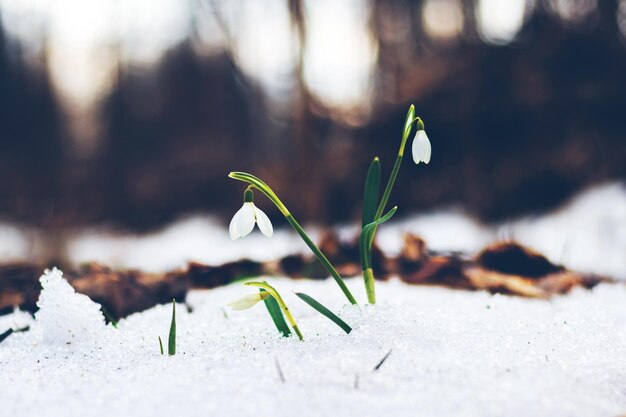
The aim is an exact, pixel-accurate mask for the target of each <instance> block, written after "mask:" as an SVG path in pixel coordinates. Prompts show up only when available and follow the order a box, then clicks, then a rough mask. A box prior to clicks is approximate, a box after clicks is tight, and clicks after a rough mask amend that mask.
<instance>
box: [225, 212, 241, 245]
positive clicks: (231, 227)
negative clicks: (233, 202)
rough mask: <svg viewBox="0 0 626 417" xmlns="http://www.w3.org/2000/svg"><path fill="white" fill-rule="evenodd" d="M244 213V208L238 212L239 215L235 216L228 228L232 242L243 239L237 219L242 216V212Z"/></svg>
mask: <svg viewBox="0 0 626 417" xmlns="http://www.w3.org/2000/svg"><path fill="white" fill-rule="evenodd" d="M242 211H243V207H242V208H240V209H239V210H237V213H235V215H234V216H233V219H232V220H231V221H230V225H229V226H228V233H230V238H231V239H232V240H235V239H238V238H240V237H241V235H240V234H239V231H238V230H237V219H238V218H239V216H241V212H242Z"/></svg>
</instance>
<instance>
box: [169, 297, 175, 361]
mask: <svg viewBox="0 0 626 417" xmlns="http://www.w3.org/2000/svg"><path fill="white" fill-rule="evenodd" d="M167 354H168V355H170V356H171V355H176V300H172V322H171V323H170V334H169V337H168V341H167Z"/></svg>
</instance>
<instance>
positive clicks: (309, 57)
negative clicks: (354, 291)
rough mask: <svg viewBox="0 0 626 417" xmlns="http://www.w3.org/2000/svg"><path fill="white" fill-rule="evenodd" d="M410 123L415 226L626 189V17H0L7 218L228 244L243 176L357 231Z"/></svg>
mask: <svg viewBox="0 0 626 417" xmlns="http://www.w3.org/2000/svg"><path fill="white" fill-rule="evenodd" d="M412 103H413V104H415V105H416V109H417V114H418V115H420V116H421V117H422V118H423V119H424V120H425V122H426V129H427V131H428V134H429V136H430V139H431V142H432V143H433V157H432V161H431V163H430V165H428V166H427V167H425V166H424V165H421V164H420V165H419V166H416V165H414V164H413V163H412V162H411V161H410V159H409V160H407V161H405V163H404V165H403V168H402V172H401V174H400V176H399V181H398V183H397V187H396V189H395V191H394V194H393V196H392V199H391V200H392V201H391V202H392V203H394V204H398V205H399V206H400V207H401V208H403V209H404V210H405V214H406V213H408V212H412V211H416V210H421V211H424V210H433V209H435V208H437V207H447V206H460V207H462V208H463V209H464V210H465V211H467V212H469V213H470V214H471V215H472V216H474V217H476V218H479V219H480V220H482V221H485V222H487V223H489V222H497V221H502V220H503V219H511V218H516V217H519V216H522V215H527V214H529V213H535V212H542V211H544V210H548V209H551V208H554V207H557V206H558V205H559V204H561V203H563V202H564V201H566V200H567V199H568V198H570V197H571V196H572V195H574V194H575V193H576V192H577V191H579V190H581V189H583V188H585V187H588V186H590V185H593V184H598V183H603V182H606V181H618V182H619V181H621V180H624V178H626V117H625V115H624V112H625V111H626V0H613V1H611V0H606V1H605V0H534V1H533V0H507V1H503V0H475V1H460V0H423V1H410V0H369V1H368V0H343V1H333V0H229V1H224V0H90V1H84V0H55V1H47V0H0V217H1V218H2V219H3V221H4V222H7V223H9V224H18V225H24V226H25V227H36V228H38V229H42V230H45V231H49V232H51V233H52V234H53V235H54V236H57V237H58V236H59V235H63V233H64V231H65V230H67V229H68V228H72V229H74V228H77V227H78V228H80V227H93V226H94V225H96V226H97V225H107V226H108V227H114V228H117V229H123V230H130V231H133V232H145V231H151V230H155V229H156V228H159V227H162V226H164V225H166V224H168V223H169V222H171V221H174V220H176V219H178V218H180V217H181V216H185V215H189V214H190V213H212V214H215V215H217V216H221V218H222V221H223V224H224V225H226V224H227V221H228V219H229V217H230V216H231V215H232V213H234V211H235V210H236V209H237V208H238V207H239V206H240V204H241V198H242V190H243V186H241V185H240V184H239V183H236V182H234V181H233V180H229V179H228V178H227V174H228V172H229V171H233V170H243V171H248V172H251V173H254V174H256V175H257V176H259V177H261V178H263V179H264V180H265V181H266V182H267V183H269V184H270V185H272V186H273V188H274V189H275V191H276V192H277V193H278V194H279V195H280V196H281V198H282V199H283V200H284V201H285V203H286V204H287V206H288V207H289V208H290V210H291V211H292V212H293V213H294V214H295V215H296V216H297V217H298V218H299V219H300V220H302V221H305V222H314V223H319V224H321V223H322V222H330V224H337V223H339V222H350V221H356V220H357V219H358V218H359V210H360V204H361V195H362V187H363V181H364V177H365V173H366V170H367V166H368V164H369V162H370V160H371V158H372V157H373V156H375V155H379V156H380V157H381V159H382V163H383V173H384V175H385V177H383V180H385V178H386V175H388V172H389V171H390V169H391V166H392V164H393V161H394V158H395V153H396V152H397V147H398V144H399V140H400V133H401V129H402V124H403V121H404V117H405V114H406V111H407V109H408V106H409V105H410V104H412ZM257 200H258V204H259V205H260V206H261V207H263V208H267V209H268V210H267V211H268V214H270V217H273V218H276V216H277V215H278V213H277V211H276V210H273V209H272V208H271V207H270V206H269V203H268V202H266V201H265V200H264V199H262V198H258V199H257Z"/></svg>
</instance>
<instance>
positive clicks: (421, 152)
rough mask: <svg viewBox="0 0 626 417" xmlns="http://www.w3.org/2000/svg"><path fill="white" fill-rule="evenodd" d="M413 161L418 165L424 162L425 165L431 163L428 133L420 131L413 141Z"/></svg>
mask: <svg viewBox="0 0 626 417" xmlns="http://www.w3.org/2000/svg"><path fill="white" fill-rule="evenodd" d="M412 151H413V160H414V161H415V163H416V164H419V163H420V162H423V163H425V164H427V163H429V162H430V152H431V148H430V141H429V140H428V136H427V135H426V131H424V130H418V131H417V133H416V134H415V139H413V148H412Z"/></svg>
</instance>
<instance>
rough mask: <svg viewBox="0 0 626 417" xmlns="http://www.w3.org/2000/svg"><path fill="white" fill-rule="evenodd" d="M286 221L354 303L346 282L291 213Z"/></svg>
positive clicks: (354, 301)
mask: <svg viewBox="0 0 626 417" xmlns="http://www.w3.org/2000/svg"><path fill="white" fill-rule="evenodd" d="M287 221H288V222H289V224H290V225H291V226H292V227H293V228H294V229H295V231H296V232H298V234H299V235H300V237H301V238H302V240H304V243H306V244H307V246H308V247H309V248H310V249H311V251H312V252H313V254H314V255H315V256H316V257H317V259H318V260H319V261H320V262H321V263H322V265H323V266H324V268H326V270H327V271H328V272H329V273H330V275H332V277H333V278H334V279H335V282H336V283H337V285H339V288H341V291H343V293H344V295H345V296H346V298H347V299H348V301H350V303H352V304H356V303H357V302H356V300H355V299H354V296H353V295H352V293H351V292H350V290H349V289H348V286H347V285H346V283H345V282H344V281H343V279H342V278H341V275H339V272H337V270H336V269H335V267H334V266H333V265H332V264H331V263H330V261H329V260H328V258H327V257H326V256H325V255H324V254H323V253H322V251H321V250H319V248H318V247H317V245H315V243H313V241H312V240H311V238H309V236H308V235H307V234H306V232H305V231H304V229H303V228H302V227H301V226H300V224H298V222H297V221H296V219H294V218H293V216H292V215H289V216H287Z"/></svg>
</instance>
